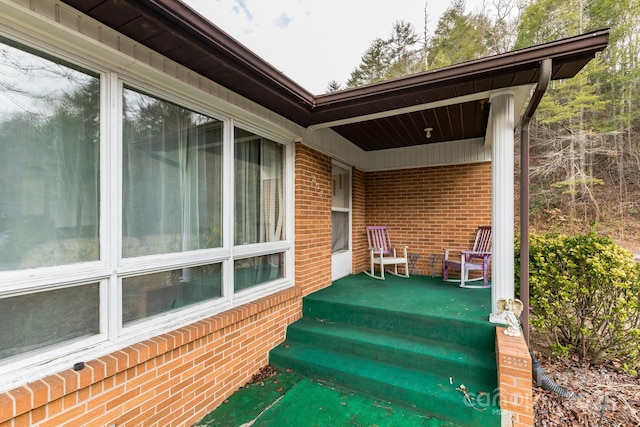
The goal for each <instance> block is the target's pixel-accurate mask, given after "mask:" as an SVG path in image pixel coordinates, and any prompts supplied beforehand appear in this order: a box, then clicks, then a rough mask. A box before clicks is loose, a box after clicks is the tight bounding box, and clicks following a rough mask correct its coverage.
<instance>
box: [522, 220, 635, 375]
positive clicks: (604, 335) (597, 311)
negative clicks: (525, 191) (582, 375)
mask: <svg viewBox="0 0 640 427" xmlns="http://www.w3.org/2000/svg"><path fill="white" fill-rule="evenodd" d="M516 247H517V248H519V245H516ZM519 259H520V257H519V254H517V257H516V262H517V263H518V262H519ZM516 271H518V272H519V266H517V268H516ZM529 271H530V281H529V283H530V305H531V308H532V309H533V316H532V318H531V325H532V326H534V327H536V328H538V329H539V330H540V331H541V332H542V333H544V334H545V335H546V336H547V337H548V338H549V343H548V344H549V345H550V347H551V349H552V351H553V352H554V353H555V354H556V355H557V356H560V357H567V356H570V355H577V356H578V357H579V358H581V359H589V360H591V362H593V363H598V362H602V361H604V360H611V361H617V362H620V364H621V366H622V367H623V368H624V369H625V370H626V371H627V372H630V373H633V374H636V373H637V370H638V368H640V299H639V296H640V295H639V294H640V264H636V263H634V262H633V256H632V254H631V253H630V252H628V251H626V250H625V249H622V248H620V247H619V246H617V245H616V244H615V243H614V242H613V241H612V240H611V239H610V238H608V237H603V236H598V235H596V234H595V233H589V234H585V235H578V236H564V235H560V234H547V235H541V234H535V233H532V235H531V236H530V263H529ZM518 282H519V280H518Z"/></svg>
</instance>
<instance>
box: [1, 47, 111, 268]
mask: <svg viewBox="0 0 640 427" xmlns="http://www.w3.org/2000/svg"><path fill="white" fill-rule="evenodd" d="M6 43H8V42H6V41H5V40H3V39H1V38H0V270H14V269H23V268H31V267H41V266H52V265H61V264H69V263H76V262H82V261H91V260H97V259H99V256H100V255H99V244H98V243H99V242H98V235H99V229H98V226H99V211H98V208H99V205H100V204H99V199H100V195H99V182H98V180H99V170H98V164H99V152H100V79H99V77H98V76H97V75H95V74H92V73H90V72H87V71H84V70H80V69H78V68H77V67H72V66H70V65H68V64H65V63H63V62H60V61H56V60H53V59H51V58H45V57H43V56H39V55H38V54H35V53H32V52H30V51H27V50H26V49H24V48H18V47H16V46H10V45H8V44H6Z"/></svg>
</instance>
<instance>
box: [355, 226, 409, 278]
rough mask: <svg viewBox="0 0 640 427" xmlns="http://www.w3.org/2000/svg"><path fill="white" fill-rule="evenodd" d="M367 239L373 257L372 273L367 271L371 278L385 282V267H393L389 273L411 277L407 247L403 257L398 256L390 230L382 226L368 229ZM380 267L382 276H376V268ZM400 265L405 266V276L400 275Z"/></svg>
mask: <svg viewBox="0 0 640 427" xmlns="http://www.w3.org/2000/svg"><path fill="white" fill-rule="evenodd" d="M367 239H368V241H369V256H370V257H371V271H370V272H369V271H365V273H366V274H368V275H369V276H371V277H373V278H376V279H380V280H384V270H385V265H393V266H394V269H393V271H389V273H391V274H394V275H396V276H400V277H409V257H408V256H407V246H404V247H403V249H402V251H403V252H402V254H403V255H402V256H398V255H397V254H396V248H394V247H393V246H392V245H391V238H390V237H389V229H388V228H387V227H386V226H384V225H382V226H379V225H374V226H368V227H367ZM376 264H378V265H379V266H380V275H379V276H376V272H375V266H376ZM398 264H400V265H404V274H400V273H398Z"/></svg>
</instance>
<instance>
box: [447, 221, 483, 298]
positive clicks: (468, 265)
mask: <svg viewBox="0 0 640 427" xmlns="http://www.w3.org/2000/svg"><path fill="white" fill-rule="evenodd" d="M451 251H456V250H449V249H445V250H444V261H443V263H442V278H443V280H445V281H448V282H460V287H461V288H480V287H481V286H471V285H467V284H466V282H472V281H475V280H481V279H482V280H483V281H484V286H482V287H485V288H486V287H487V286H488V285H489V261H490V260H491V227H490V226H486V225H485V226H481V227H478V230H477V231H476V238H475V241H474V243H473V248H472V249H471V250H457V252H459V253H460V258H457V259H449V254H450V252H451ZM450 268H452V269H455V270H460V279H459V280H458V279H449V269H450ZM469 271H482V276H480V277H477V278H474V279H469Z"/></svg>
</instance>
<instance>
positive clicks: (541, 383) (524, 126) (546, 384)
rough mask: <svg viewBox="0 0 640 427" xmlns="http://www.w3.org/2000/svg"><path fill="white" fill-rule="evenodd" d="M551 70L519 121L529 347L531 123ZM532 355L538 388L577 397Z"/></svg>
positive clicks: (545, 69) (546, 66) (545, 66)
mask: <svg viewBox="0 0 640 427" xmlns="http://www.w3.org/2000/svg"><path fill="white" fill-rule="evenodd" d="M552 68H553V67H552V62H551V59H550V58H547V59H545V60H543V61H542V63H541V64H540V74H539V77H538V85H537V86H536V89H535V91H534V92H533V95H532V96H531V101H529V105H528V106H527V111H525V113H524V116H523V117H522V121H521V122H520V300H521V301H522V303H523V305H524V307H523V310H522V318H521V321H522V330H523V332H524V339H525V341H526V342H527V346H528V345H529V124H530V123H531V119H532V118H533V115H534V114H535V112H536V109H537V108H538V104H540V100H541V99H542V97H543V96H544V93H545V92H546V90H547V87H548V86H549V81H550V80H551V70H552ZM529 353H530V354H531V361H532V374H533V379H534V381H535V382H536V385H537V386H538V387H542V388H543V389H544V390H548V391H551V392H553V393H556V394H558V395H560V396H562V397H565V398H570V397H576V395H575V394H574V393H572V392H570V391H568V390H566V389H564V388H563V387H561V386H559V385H558V384H556V383H555V382H554V381H553V380H552V379H551V378H549V377H548V376H547V374H546V373H545V372H544V370H543V369H542V367H541V366H540V363H539V362H538V360H537V359H536V357H535V356H534V355H533V352H532V351H531V350H529Z"/></svg>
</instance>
